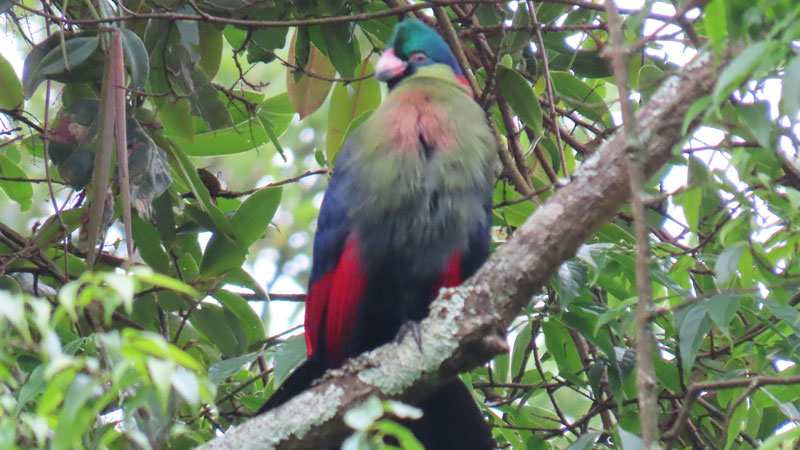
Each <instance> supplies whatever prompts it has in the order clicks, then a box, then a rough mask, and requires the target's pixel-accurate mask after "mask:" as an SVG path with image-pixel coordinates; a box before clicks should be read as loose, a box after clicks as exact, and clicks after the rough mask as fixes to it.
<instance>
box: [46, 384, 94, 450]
mask: <svg viewBox="0 0 800 450" xmlns="http://www.w3.org/2000/svg"><path fill="white" fill-rule="evenodd" d="M97 388H98V381H97V380H94V379H92V377H90V376H88V375H84V374H77V375H75V378H74V379H73V380H72V383H71V384H70V386H69V389H68V390H67V393H66V395H65V396H64V404H63V405H62V407H61V409H60V411H59V415H58V425H57V426H56V429H55V434H54V435H53V440H52V445H53V447H52V448H53V449H55V450H62V449H63V450H66V449H70V448H73V446H75V445H76V444H77V443H78V442H80V439H81V436H82V435H83V434H84V432H85V430H86V428H88V426H89V424H90V423H91V421H92V419H94V417H93V414H92V410H91V409H90V408H86V403H87V402H88V401H89V399H90V398H91V397H92V396H93V395H95V393H96V390H97Z"/></svg>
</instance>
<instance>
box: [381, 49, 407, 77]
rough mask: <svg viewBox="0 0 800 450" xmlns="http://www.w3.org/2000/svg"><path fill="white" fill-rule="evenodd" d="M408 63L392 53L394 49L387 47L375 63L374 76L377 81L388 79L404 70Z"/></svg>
mask: <svg viewBox="0 0 800 450" xmlns="http://www.w3.org/2000/svg"><path fill="white" fill-rule="evenodd" d="M407 65H408V64H407V63H405V62H403V60H402V59H400V58H398V57H397V55H395V54H394V49H393V48H389V49H386V51H385V52H383V55H381V59H379V60H378V64H376V65H375V78H377V79H378V81H389V80H391V79H392V78H395V77H397V76H399V75H402V74H403V72H405V71H406V66H407Z"/></svg>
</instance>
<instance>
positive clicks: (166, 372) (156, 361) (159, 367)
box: [147, 358, 175, 411]
mask: <svg viewBox="0 0 800 450" xmlns="http://www.w3.org/2000/svg"><path fill="white" fill-rule="evenodd" d="M147 371H148V372H149V373H150V379H151V380H152V381H153V384H154V385H155V387H156V393H157V394H158V400H159V403H160V405H161V410H162V411H166V410H167V402H168V401H169V400H168V399H169V386H170V380H171V379H172V374H173V372H174V371H175V362H174V361H170V360H165V359H160V358H148V359H147Z"/></svg>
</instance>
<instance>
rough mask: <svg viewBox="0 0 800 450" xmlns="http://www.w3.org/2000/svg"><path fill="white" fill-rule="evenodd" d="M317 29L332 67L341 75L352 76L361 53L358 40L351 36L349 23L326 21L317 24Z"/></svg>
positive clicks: (359, 60)
mask: <svg viewBox="0 0 800 450" xmlns="http://www.w3.org/2000/svg"><path fill="white" fill-rule="evenodd" d="M319 30H320V32H321V33H322V38H323V40H324V41H325V47H326V49H327V55H328V58H330V61H331V63H332V64H333V67H335V68H336V71H337V72H339V74H341V75H342V76H343V77H345V78H352V77H353V76H354V75H355V71H356V67H358V65H359V63H360V62H361V56H360V55H361V53H360V52H359V50H358V41H357V40H356V39H355V38H354V36H353V31H352V26H351V24H350V23H348V22H339V23H327V24H322V25H319Z"/></svg>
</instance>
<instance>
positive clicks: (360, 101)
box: [325, 61, 381, 159]
mask: <svg viewBox="0 0 800 450" xmlns="http://www.w3.org/2000/svg"><path fill="white" fill-rule="evenodd" d="M372 70H373V69H372V64H370V63H369V62H368V61H365V62H364V64H362V65H361V66H360V70H359V74H360V75H361V76H363V75H365V74H368V73H370V72H372ZM380 102H381V88H380V85H379V84H378V80H376V79H375V78H374V77H369V78H367V79H365V80H361V81H358V82H356V83H351V84H347V85H345V84H343V83H336V86H334V88H333V93H332V94H331V102H330V106H329V107H328V131H327V134H326V135H325V151H326V152H327V154H328V157H329V158H331V159H334V158H335V157H336V154H337V153H338V152H339V149H340V148H341V147H342V143H344V140H345V137H346V136H345V131H346V130H347V128H348V127H349V126H350V124H351V123H352V122H353V121H354V120H355V119H356V117H359V116H360V115H361V114H364V113H367V112H369V111H372V110H374V109H375V108H377V107H378V105H380Z"/></svg>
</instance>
